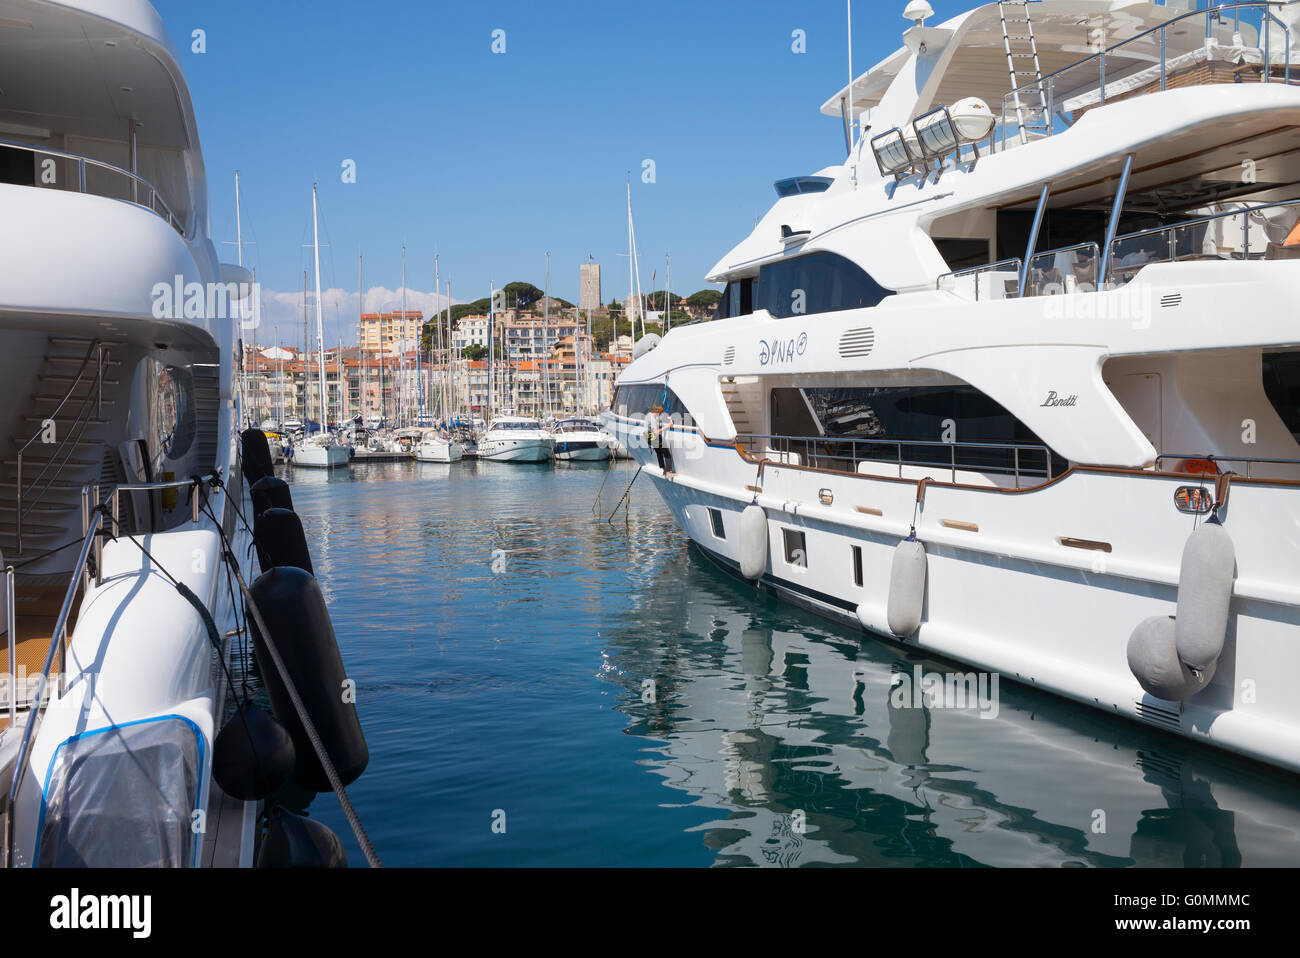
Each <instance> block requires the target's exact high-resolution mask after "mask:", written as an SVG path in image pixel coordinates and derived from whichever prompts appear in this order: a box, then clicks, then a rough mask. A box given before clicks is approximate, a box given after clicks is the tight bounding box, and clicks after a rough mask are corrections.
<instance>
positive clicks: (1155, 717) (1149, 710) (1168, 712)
mask: <svg viewBox="0 0 1300 958" xmlns="http://www.w3.org/2000/svg"><path fill="white" fill-rule="evenodd" d="M1135 704H1136V705H1137V713H1138V716H1139V717H1140V718H1142V719H1143V720H1145V721H1147V722H1150V723H1151V724H1152V725H1158V726H1159V727H1160V728H1167V729H1173V730H1174V731H1175V732H1176V731H1178V730H1179V729H1181V728H1182V725H1183V723H1182V717H1181V716H1180V715H1179V714H1178V713H1177V712H1176V711H1174V710H1173V709H1167V708H1162V707H1161V706H1159V705H1149V704H1147V703H1146V702H1137V703H1135Z"/></svg>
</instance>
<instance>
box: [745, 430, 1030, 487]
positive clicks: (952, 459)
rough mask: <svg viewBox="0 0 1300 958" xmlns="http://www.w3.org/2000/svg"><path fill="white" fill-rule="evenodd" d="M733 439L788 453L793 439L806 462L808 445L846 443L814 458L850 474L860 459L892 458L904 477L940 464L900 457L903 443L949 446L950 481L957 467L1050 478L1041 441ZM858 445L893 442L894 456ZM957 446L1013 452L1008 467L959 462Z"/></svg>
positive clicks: (755, 436)
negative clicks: (846, 465) (1031, 463)
mask: <svg viewBox="0 0 1300 958" xmlns="http://www.w3.org/2000/svg"><path fill="white" fill-rule="evenodd" d="M735 441H736V442H737V443H744V444H747V445H748V446H749V447H750V449H749V452H750V453H751V454H753V453H754V452H755V450H754V448H753V445H754V443H755V442H756V441H762V442H764V443H766V444H768V445H772V444H773V441H775V442H779V443H782V444H784V445H785V448H784V449H774V450H772V451H773V452H775V453H776V454H777V455H789V454H790V453H791V452H792V451H793V450H792V449H791V448H790V445H791V444H792V443H803V445H804V453H803V454H804V459H805V462H806V461H807V460H808V459H809V458H811V455H810V450H811V447H812V446H813V445H814V444H816V443H821V444H823V445H829V444H831V443H838V444H841V445H843V444H846V443H847V444H848V445H849V454H848V455H847V456H843V455H839V456H837V455H826V454H818V455H817V458H818V459H821V460H826V461H831V462H838V461H847V462H850V463H852V464H853V466H852V468H851V469H850V470H848V472H849V474H851V475H857V474H858V472H857V464H858V463H859V462H880V463H887V462H893V463H895V464H896V465H897V466H898V476H899V478H900V479H901V478H902V477H903V467H904V466H916V467H920V468H936V467H940V468H941V467H942V464H941V463H936V462H924V461H922V460H915V459H904V458H903V448H904V447H906V446H926V447H931V448H944V447H947V448H948V449H949V462H948V469H949V470H950V471H951V478H952V481H953V482H956V481H957V470H958V469H959V468H960V469H964V470H968V471H972V472H998V473H1003V474H1010V475H1014V476H1015V479H1016V488H1017V489H1019V488H1020V477H1021V475H1022V474H1025V475H1029V476H1040V475H1041V476H1044V477H1045V478H1047V479H1049V480H1050V479H1051V478H1052V450H1051V448H1050V447H1049V446H1047V445H1046V444H1044V443H1000V442H959V441H953V442H944V441H943V440H940V439H880V438H873V437H870V436H857V437H848V436H825V435H822V436H782V435H774V434H769V433H737V434H736V440H735ZM859 445H863V446H867V447H871V446H892V447H894V451H895V456H894V457H893V458H891V459H885V458H882V457H880V456H872V455H862V456H859V455H858V448H857V447H858V446H859ZM958 448H961V449H985V450H990V451H996V452H1003V453H1007V452H1009V453H1011V454H1012V457H1013V459H1012V465H1011V467H1010V468H1008V467H1005V466H994V465H987V464H980V463H972V462H958V461H957V449H958ZM1022 452H1033V453H1036V454H1041V455H1042V457H1043V463H1044V465H1043V468H1042V469H1041V470H1039V469H1030V468H1027V467H1022V466H1021V462H1020V454H1021V453H1022Z"/></svg>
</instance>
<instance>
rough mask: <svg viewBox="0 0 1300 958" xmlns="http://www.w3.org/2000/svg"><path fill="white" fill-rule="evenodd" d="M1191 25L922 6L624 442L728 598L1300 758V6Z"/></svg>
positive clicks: (847, 97) (1179, 728) (652, 363)
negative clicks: (653, 429) (733, 593)
mask: <svg viewBox="0 0 1300 958" xmlns="http://www.w3.org/2000/svg"><path fill="white" fill-rule="evenodd" d="M925 6H926V5H925V4H912V5H909V8H908V10H909V16H912V15H915V14H916V13H917V11H918V10H919V9H920V8H924V7H925ZM1188 6H1189V5H1188V4H1173V3H1170V4H1154V3H1131V2H1127V0H1043V2H1039V3H1031V4H1023V3H990V4H984V5H983V6H979V7H977V8H975V9H973V10H970V11H968V12H966V13H964V14H961V15H959V16H957V17H954V18H952V19H951V20H948V21H946V22H944V23H941V24H939V25H938V26H927V25H925V23H924V22H923V17H924V16H926V15H927V14H926V12H925V11H924V10H920V14H921V15H918V16H916V19H917V21H918V22H916V23H915V24H914V25H913V26H911V27H909V28H908V29H907V30H906V32H905V33H904V34H903V46H902V47H901V48H900V49H899V50H898V51H897V52H895V53H894V54H891V55H890V56H889V57H886V58H885V59H884V60H882V61H881V62H880V63H879V64H877V65H876V66H874V67H872V68H871V69H870V70H868V71H867V72H866V73H864V74H862V75H861V76H858V77H856V78H855V79H854V80H853V82H852V84H851V85H850V86H849V87H846V88H845V89H844V90H842V91H840V92H839V93H838V94H836V95H835V96H834V97H832V98H831V99H830V100H828V101H827V103H826V104H825V105H824V106H823V108H822V109H823V112H824V113H827V114H830V115H838V116H840V117H841V119H842V122H843V123H844V125H845V132H846V141H847V143H848V156H847V158H846V159H845V160H844V161H843V162H840V163H837V164H835V165H832V166H828V167H826V168H825V169H822V170H820V171H818V172H817V173H815V174H813V175H808V176H796V177H792V178H789V179H784V180H780V181H778V182H777V183H776V190H777V194H778V199H777V202H776V203H775V205H774V206H773V207H772V208H771V209H770V210H769V211H768V212H767V214H766V215H764V216H763V218H762V219H761V220H760V221H759V222H758V223H757V225H756V227H755V229H754V231H753V232H752V233H751V234H750V235H749V236H748V237H746V238H745V239H744V240H742V241H741V243H739V244H738V245H737V246H736V247H735V248H734V249H733V250H732V251H731V252H730V253H728V254H727V255H726V256H725V257H724V258H723V259H722V260H721V261H720V262H719V263H718V265H717V266H716V267H715V268H714V270H713V271H712V273H711V275H710V276H709V279H710V280H711V281H714V282H720V283H725V284H726V286H725V290H724V293H723V297H722V300H721V302H720V303H719V308H718V313H717V316H716V318H715V319H714V320H713V321H711V322H707V323H699V324H690V325H687V326H675V327H674V328H673V330H672V331H671V332H670V333H669V334H667V335H666V336H665V337H664V338H663V340H662V341H661V342H660V343H659V344H658V345H657V346H654V347H652V348H650V349H649V351H646V352H643V353H642V354H641V355H640V356H639V357H638V358H637V359H636V360H635V361H634V362H633V363H632V364H631V365H630V366H629V367H628V368H627V370H626V371H625V372H624V373H623V375H622V376H621V377H620V379H619V383H618V389H617V392H616V394H615V397H614V401H613V407H612V409H611V410H610V411H609V412H607V413H606V421H607V424H608V425H609V426H610V428H611V429H612V430H614V431H615V432H616V434H617V435H618V436H619V438H620V439H621V440H622V441H623V442H624V443H625V444H626V445H627V446H628V447H629V449H631V450H632V451H633V454H634V455H635V456H636V458H637V459H638V460H639V461H640V464H641V466H642V468H643V471H645V472H646V473H647V474H648V475H649V476H651V478H652V479H653V481H654V483H655V485H656V486H657V488H659V490H660V492H661V493H662V495H663V497H664V499H665V501H666V502H667V504H668V506H669V507H670V509H671V510H672V512H673V514H674V516H675V517H676V519H677V521H678V523H679V524H680V526H681V527H682V529H683V531H684V532H685V533H686V534H687V535H688V536H689V537H690V538H691V539H692V540H693V541H694V542H695V543H696V544H697V545H698V546H699V547H700V548H701V549H702V550H703V551H704V552H705V554H707V555H708V556H709V557H710V558H711V559H712V560H713V561H715V562H716V563H717V564H719V565H720V566H722V567H723V568H725V569H727V570H728V571H729V572H732V573H733V574H735V575H736V576H738V577H740V578H743V579H746V580H748V581H752V582H755V583H758V584H760V585H761V586H762V587H763V588H765V589H767V590H770V591H771V592H773V593H775V594H777V595H779V596H781V597H783V598H785V599H787V600H789V601H791V602H794V603H797V604H799V605H802V606H805V607H808V608H810V609H813V610H815V611H817V612H820V613H822V614H824V615H827V616H829V617H832V618H835V619H837V620H839V621H841V622H843V623H846V624H849V625H851V626H854V627H857V628H861V629H864V630H867V631H870V632H872V633H876V634H881V635H884V636H888V637H891V638H893V639H895V640H898V641H902V642H905V643H907V644H909V645H915V646H917V647H919V648H921V649H924V650H926V651H928V652H931V653H934V654H938V655H941V656H943V657H946V658H948V659H951V660H955V661H958V662H962V663H966V664H969V665H972V666H975V667H976V668H979V669H982V670H988V671H994V672H998V673H1001V674H1002V675H1003V676H1004V677H1006V678H1008V679H1014V680H1016V681H1020V682H1024V683H1027V684H1032V685H1035V686H1038V687H1041V688H1044V689H1046V690H1049V691H1052V692H1055V693H1057V694H1060V695H1063V696H1066V697H1069V698H1072V699H1075V700H1077V701H1080V702H1083V703H1086V704H1088V705H1091V706H1095V707H1098V708H1101V709H1104V710H1105V711H1108V712H1112V713H1115V714H1118V715H1124V716H1127V717H1130V718H1133V719H1137V720H1140V721H1143V722H1146V723H1149V724H1152V725H1155V726H1158V727H1161V728H1164V729H1167V730H1168V731H1170V732H1173V733H1176V734H1180V735H1183V736H1186V737H1189V738H1193V739H1199V740H1203V741H1207V742H1209V743H1212V744H1215V745H1218V746H1220V747H1222V748H1226V749H1229V750H1232V751H1235V752H1238V753H1241V754H1244V755H1248V756H1251V757H1253V758H1256V759H1260V760H1263V761H1266V762H1270V763H1273V764H1276V765H1279V766H1282V767H1285V768H1289V769H1292V770H1300V735H1297V732H1300V704H1297V703H1296V701H1295V699H1294V697H1293V696H1291V695H1290V688H1291V683H1292V681H1294V679H1295V677H1296V676H1297V674H1298V673H1300V652H1297V648H1298V647H1300V646H1297V639H1300V581H1297V579H1296V576H1295V570H1296V569H1298V568H1300V444H1298V443H1297V437H1298V436H1300V324H1297V322H1296V320H1295V318H1294V303H1295V302H1296V298H1297V295H1298V294H1300V264H1298V263H1295V262H1292V260H1293V259H1296V258H1300V230H1297V229H1296V227H1297V223H1298V221H1300V187H1298V186H1297V185H1296V184H1300V86H1297V85H1296V84H1295V83H1294V82H1293V78H1292V72H1293V70H1294V69H1295V67H1296V66H1297V65H1298V64H1297V59H1298V58H1297V56H1296V51H1297V46H1298V44H1300V6H1297V5H1295V4H1292V3H1241V4H1225V5H1220V6H1216V7H1215V8H1214V9H1213V10H1210V11H1199V12H1198V11H1191V10H1188V9H1187V8H1188ZM659 407H662V409H663V410H664V411H665V412H666V413H668V414H669V415H671V416H672V417H673V418H674V420H675V422H676V425H675V426H674V427H673V428H671V429H670V430H669V431H668V433H667V437H668V439H667V444H668V446H669V448H670V450H671V456H672V461H673V463H674V466H673V469H672V473H673V474H670V475H665V474H664V472H663V471H662V470H661V469H660V468H659V466H658V465H657V464H656V459H655V456H654V455H653V454H652V452H651V450H649V449H647V448H646V443H645V442H644V440H643V438H642V437H641V434H642V433H643V432H644V429H645V426H644V423H645V418H646V414H647V412H650V411H651V410H653V409H657V408H659Z"/></svg>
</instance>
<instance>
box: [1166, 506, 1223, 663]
mask: <svg viewBox="0 0 1300 958" xmlns="http://www.w3.org/2000/svg"><path fill="white" fill-rule="evenodd" d="M1235 567H1236V554H1235V552H1234V550H1233V547H1232V536H1230V535H1228V530H1227V529H1225V528H1223V526H1222V525H1220V524H1219V523H1218V521H1217V520H1214V519H1211V520H1210V521H1209V522H1206V523H1204V524H1203V525H1201V526H1200V528H1198V529H1197V530H1196V531H1195V532H1193V533H1192V534H1191V535H1190V536H1188V537H1187V544H1186V545H1185V546H1183V561H1182V566H1181V568H1180V569H1179V571H1178V617H1177V619H1176V620H1175V622H1174V645H1175V647H1176V648H1177V650H1178V657H1179V658H1180V659H1182V660H1183V661H1184V662H1186V663H1187V664H1188V665H1189V666H1191V667H1192V668H1193V669H1195V670H1196V671H1198V672H1199V671H1200V670H1202V669H1208V668H1210V667H1211V666H1212V665H1214V663H1215V662H1217V661H1218V660H1219V655H1220V654H1221V653H1222V652H1223V640H1224V637H1225V636H1226V635H1227V632H1228V605H1229V603H1230V601H1231V599H1232V578H1233V570H1234V569H1235Z"/></svg>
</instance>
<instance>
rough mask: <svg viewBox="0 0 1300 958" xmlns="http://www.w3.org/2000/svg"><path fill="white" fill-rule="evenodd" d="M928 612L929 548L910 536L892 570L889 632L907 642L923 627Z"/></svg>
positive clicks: (898, 549) (896, 552)
mask: <svg viewBox="0 0 1300 958" xmlns="http://www.w3.org/2000/svg"><path fill="white" fill-rule="evenodd" d="M924 608H925V546H923V545H921V542H920V540H919V539H917V538H916V537H915V536H908V537H907V538H906V539H904V540H903V541H902V542H900V543H899V544H898V545H897V546H896V547H895V548H894V561H893V563H892V564H891V566H890V569H889V604H888V606H887V607H886V610H887V611H886V615H887V619H888V625H889V631H890V632H892V633H893V634H894V635H896V636H898V637H899V638H900V639H905V638H907V637H908V636H909V635H911V634H912V633H913V632H915V631H916V630H917V629H919V628H920V627H921V612H922V610H923V609H924Z"/></svg>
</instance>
